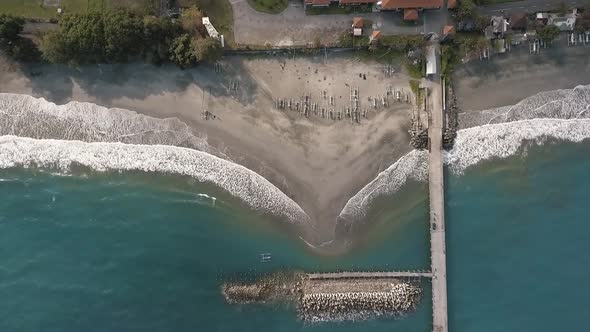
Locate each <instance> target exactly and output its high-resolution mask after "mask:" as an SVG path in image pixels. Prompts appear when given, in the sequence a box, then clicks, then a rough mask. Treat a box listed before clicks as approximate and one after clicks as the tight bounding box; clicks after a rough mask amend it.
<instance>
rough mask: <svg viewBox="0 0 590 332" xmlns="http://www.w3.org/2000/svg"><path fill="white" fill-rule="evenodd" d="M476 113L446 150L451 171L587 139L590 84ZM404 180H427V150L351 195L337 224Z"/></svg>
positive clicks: (359, 215) (354, 218)
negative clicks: (527, 148)
mask: <svg viewBox="0 0 590 332" xmlns="http://www.w3.org/2000/svg"><path fill="white" fill-rule="evenodd" d="M476 113H479V115H478V116H479V118H477V116H475V117H471V118H469V120H470V121H476V122H472V123H469V125H468V127H469V126H472V127H471V128H467V129H462V130H459V131H458V132H457V139H456V142H455V145H454V148H453V150H451V151H449V152H447V153H445V156H444V157H445V164H446V165H448V166H449V168H450V169H451V170H452V171H453V172H454V173H455V174H462V173H463V172H464V171H465V170H466V169H467V168H468V167H472V166H474V165H476V164H478V163H480V162H482V161H485V160H492V159H498V158H506V157H509V156H513V155H515V154H516V153H518V152H519V151H520V150H521V147H522V146H523V144H525V143H527V142H532V143H535V144H543V143H544V142H545V141H546V140H547V139H548V138H552V139H556V140H560V141H568V142H581V141H583V140H586V139H589V138H590V119H589V118H585V117H590V86H578V87H576V88H574V89H571V90H557V91H549V92H544V93H540V94H537V95H535V96H533V97H530V98H527V99H525V100H523V101H521V102H520V103H518V104H517V105H514V106H507V107H502V108H498V109H494V110H487V111H482V112H476ZM537 117H544V118H537ZM486 123H489V124H486ZM475 125H478V126H475ZM408 179H414V180H420V181H426V180H427V179H428V154H427V153H426V152H425V151H411V152H410V153H408V154H407V155H405V156H404V157H402V158H400V159H399V160H398V161H397V162H395V163H394V164H393V165H391V166H390V167H389V168H387V169H386V170H385V171H383V172H381V173H380V174H379V175H378V176H377V178H375V179H374V180H373V181H371V182H370V183H369V184H367V185H366V186H365V187H364V188H363V189H361V190H360V191H359V192H358V193H357V194H356V195H354V196H353V197H352V198H351V199H350V200H349V201H348V202H347V203H346V205H345V206H344V209H343V210H342V212H341V213H340V215H339V217H338V224H339V226H341V227H344V228H345V229H346V226H347V225H349V224H351V223H358V222H360V221H362V220H364V219H365V217H366V213H367V211H368V209H369V208H370V206H371V203H373V202H374V201H375V199H376V198H378V197H381V196H384V195H391V194H393V193H395V192H396V191H398V190H399V189H400V188H401V187H402V186H403V185H404V184H405V183H406V182H407V181H408Z"/></svg>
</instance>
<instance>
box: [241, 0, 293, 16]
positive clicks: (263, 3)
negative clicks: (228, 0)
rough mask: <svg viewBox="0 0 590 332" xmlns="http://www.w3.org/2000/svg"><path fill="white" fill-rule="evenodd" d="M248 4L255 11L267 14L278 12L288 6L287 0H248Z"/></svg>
mask: <svg viewBox="0 0 590 332" xmlns="http://www.w3.org/2000/svg"><path fill="white" fill-rule="evenodd" d="M248 4H249V5H250V6H251V7H252V8H254V9H255V10H256V11H259V12H263V13H267V14H278V13H280V12H282V11H283V10H285V9H287V6H289V1H288V0H248Z"/></svg>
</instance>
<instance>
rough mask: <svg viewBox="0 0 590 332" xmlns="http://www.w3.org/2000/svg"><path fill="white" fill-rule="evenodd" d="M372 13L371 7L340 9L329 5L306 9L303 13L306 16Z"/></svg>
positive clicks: (360, 6)
mask: <svg viewBox="0 0 590 332" xmlns="http://www.w3.org/2000/svg"><path fill="white" fill-rule="evenodd" d="M372 11H373V7H372V6H371V5H359V6H344V7H341V6H340V5H338V4H331V5H329V6H328V7H311V8H308V9H307V10H306V11H305V13H306V14H307V15H344V14H354V13H371V12H372Z"/></svg>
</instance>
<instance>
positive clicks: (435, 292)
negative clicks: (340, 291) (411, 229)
mask: <svg viewBox="0 0 590 332" xmlns="http://www.w3.org/2000/svg"><path fill="white" fill-rule="evenodd" d="M428 47H432V48H434V51H435V54H436V57H437V59H438V60H439V61H437V70H436V73H437V74H435V75H433V76H432V77H430V78H429V79H428V80H425V81H426V82H423V85H424V86H425V87H426V88H427V90H428V92H429V102H428V103H427V105H428V108H429V117H428V156H429V157H428V160H429V161H428V191H429V199H430V255H431V264H432V267H431V270H432V330H433V332H448V330H449V327H448V314H447V265H446V240H445V206H444V205H445V195H444V174H443V153H442V152H443V128H444V123H443V122H444V114H443V112H444V105H443V94H444V91H443V85H442V80H441V77H440V74H439V73H440V44H439V42H438V39H437V38H435V40H432V41H431V43H430V45H428Z"/></svg>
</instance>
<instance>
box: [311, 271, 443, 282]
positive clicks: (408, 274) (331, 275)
mask: <svg viewBox="0 0 590 332" xmlns="http://www.w3.org/2000/svg"><path fill="white" fill-rule="evenodd" d="M431 277H432V273H430V272H424V271H383V272H326V273H308V274H307V278H308V279H311V280H318V279H387V278H431Z"/></svg>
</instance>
